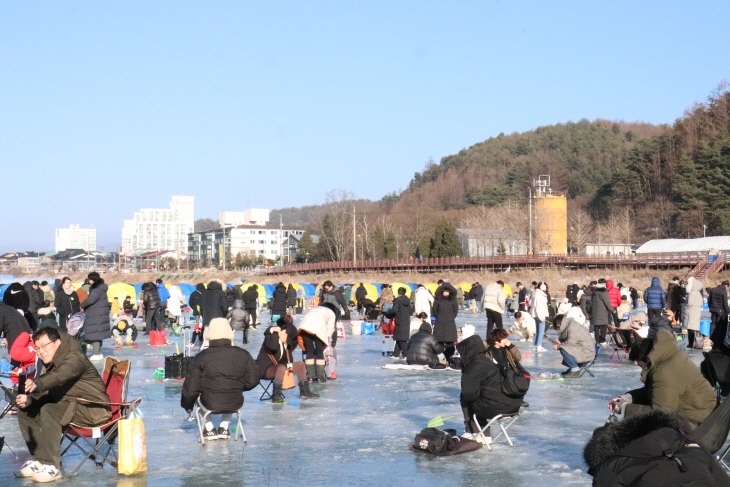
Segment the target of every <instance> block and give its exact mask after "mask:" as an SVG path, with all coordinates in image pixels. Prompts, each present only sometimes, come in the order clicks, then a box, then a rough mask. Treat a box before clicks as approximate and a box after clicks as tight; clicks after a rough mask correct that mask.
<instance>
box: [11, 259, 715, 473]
mask: <svg viewBox="0 0 730 487" xmlns="http://www.w3.org/2000/svg"><path fill="white" fill-rule="evenodd" d="M84 287H86V288H85V289H84ZM505 287H506V285H505V283H504V282H503V281H502V280H498V281H496V282H494V283H492V284H489V285H488V286H487V287H486V288H483V287H482V286H481V285H480V284H479V283H478V282H477V283H474V285H473V286H472V289H471V290H469V291H464V290H463V289H462V287H455V286H453V285H452V284H450V283H449V282H447V281H444V280H439V281H438V283H437V288H436V290H435V292H433V293H432V292H431V291H430V290H429V289H428V288H427V287H426V286H424V285H419V286H417V287H416V289H415V290H414V291H413V292H410V290H409V289H406V288H405V287H397V286H396V288H395V289H394V288H391V287H389V286H381V294H380V296H378V297H377V298H376V299H375V300H374V301H373V300H372V299H368V292H367V289H366V286H365V285H364V284H363V283H360V285H359V286H353V287H352V288H349V287H348V288H347V289H343V288H340V287H338V286H336V285H334V284H333V283H332V282H331V281H326V282H324V283H323V285H322V286H321V292H320V295H319V299H318V303H317V305H316V306H313V307H311V308H310V309H309V310H308V311H307V312H306V314H304V316H303V317H302V319H301V320H300V321H299V327H298V328H297V326H295V324H294V319H293V317H292V315H293V313H294V311H295V309H297V308H298V307H299V306H300V305H301V296H299V295H297V292H296V290H295V289H294V288H293V287H292V286H289V287H288V288H287V286H285V285H284V284H283V283H279V284H278V285H277V286H276V287H275V290H274V293H273V297H272V300H271V302H270V303H268V304H269V306H270V311H271V323H270V324H269V326H268V327H267V328H266V330H265V331H264V333H263V341H262V344H261V347H260V350H259V353H258V356H257V358H256V359H254V358H253V357H252V356H251V354H250V353H249V352H248V351H247V350H245V349H244V348H241V347H238V346H235V345H234V330H236V329H241V330H243V343H244V344H246V343H248V342H249V329H250V328H251V327H256V326H257V325H258V324H257V322H256V321H257V314H258V312H259V309H260V307H261V303H259V293H258V289H257V287H256V286H255V285H254V286H251V287H249V288H248V289H247V290H246V291H245V292H242V291H241V289H240V288H238V287H234V288H229V287H228V286H226V285H225V284H224V283H222V282H219V281H215V280H214V281H211V282H210V283H208V284H207V286H206V285H203V284H198V285H197V286H196V290H195V291H194V292H193V293H192V294H191V296H190V298H189V301H188V305H189V312H190V313H192V317H193V320H194V321H195V323H196V328H195V333H194V335H193V343H198V342H200V344H201V351H200V352H199V353H197V355H195V357H194V359H193V360H192V363H191V366H190V367H189V368H188V373H187V375H186V377H185V381H184V384H183V389H182V394H181V400H180V404H181V406H182V407H183V408H184V409H185V410H186V411H191V410H192V409H193V408H194V407H195V406H196V404H200V405H201V406H202V407H204V408H206V409H207V410H209V411H211V412H213V413H214V414H215V415H219V416H220V421H219V422H218V425H217V426H216V425H214V424H213V420H211V421H209V422H207V423H206V424H205V425H204V435H205V437H206V439H208V440H213V439H218V438H229V437H230V421H231V416H232V415H233V414H235V413H236V412H237V411H238V410H239V409H240V408H241V407H242V405H243V392H244V391H248V390H251V389H253V388H254V387H256V386H257V385H258V384H259V383H260V382H261V381H271V383H272V387H273V392H272V394H271V401H272V402H281V401H282V400H283V391H284V390H285V389H288V388H291V387H295V386H294V384H296V385H298V388H299V397H300V398H302V399H317V398H319V395H318V394H316V393H315V392H314V391H313V390H312V389H311V384H313V383H324V382H326V381H327V380H328V379H331V378H334V374H332V375H331V376H329V375H330V374H328V372H327V364H328V362H327V357H329V356H332V354H333V351H334V349H335V347H336V345H337V324H338V322H339V321H341V320H349V319H350V318H351V315H353V316H354V314H356V313H357V314H359V315H360V316H362V317H368V316H371V312H372V311H373V310H375V311H378V313H379V314H381V315H382V316H383V317H392V321H393V324H394V326H393V330H392V335H393V341H394V348H393V351H392V354H391V359H393V360H398V359H405V360H406V361H407V363H408V364H410V365H421V366H426V367H430V368H446V367H452V368H456V369H460V370H461V394H460V398H459V402H460V406H461V409H462V412H463V417H464V430H465V431H464V434H463V437H464V438H467V439H472V440H475V441H480V442H484V443H487V444H489V443H490V442H491V434H490V432H489V431H488V430H487V431H481V427H483V426H484V425H486V424H487V423H488V422H489V420H490V419H491V418H494V417H495V416H497V415H513V414H516V413H518V412H519V411H520V408H522V407H528V406H529V405H528V404H527V403H526V402H525V401H524V398H525V394H526V393H527V389H528V388H529V378H530V377H532V375H531V374H530V372H528V371H527V370H525V368H524V366H523V365H522V363H521V360H522V354H521V352H520V350H519V348H518V347H517V346H516V345H515V344H514V343H512V342H511V341H510V336H511V335H516V336H518V337H519V338H520V339H521V340H522V341H523V342H530V343H531V348H532V350H533V351H534V352H537V353H540V352H545V351H547V350H546V349H545V348H544V347H543V343H544V342H543V339H544V338H547V339H549V340H550V342H552V344H553V347H552V348H553V349H554V350H556V351H558V352H559V353H560V354H561V357H562V363H563V365H564V366H566V367H567V370H565V371H564V372H563V373H562V377H563V378H566V379H573V378H579V377H582V376H583V374H582V373H581V371H582V369H584V368H585V367H586V366H587V365H589V364H591V363H592V362H594V361H595V360H596V357H597V354H598V353H599V352H600V350H601V347H603V346H605V344H606V340H607V336H608V335H612V336H613V339H614V340H617V339H620V340H622V342H623V343H624V344H625V345H626V346H627V347H628V349H629V350H630V352H629V359H630V361H631V362H633V363H635V364H636V365H637V366H638V367H639V368H640V369H641V374H640V379H641V381H642V382H643V383H644V386H643V387H641V388H638V389H634V390H631V391H627V392H623V393H621V394H617V395H616V396H615V397H614V398H613V399H611V400H610V402H609V403H608V409H609V410H610V412H611V414H612V415H618V416H620V417H622V418H624V421H623V422H622V424H621V425H620V426H615V425H608V426H606V427H605V428H601V429H599V430H597V431H596V432H595V434H594V438H593V439H592V440H591V441H590V442H589V444H588V446H587V447H586V453H585V454H586V463H587V464H588V465H589V466H590V468H591V471H592V472H593V473H594V476H595V478H596V479H597V481H598V479H603V478H604V477H605V478H607V479H608V478H611V479H614V478H616V477H617V476H620V475H626V473H625V471H624V470H622V469H626V468H628V467H625V466H621V465H620V464H618V463H617V462H616V461H615V457H616V456H617V455H624V454H625V455H624V456H625V457H626V458H629V460H627V461H628V462H629V463H630V462H631V461H634V460H631V458H633V457H631V455H630V454H629V453H630V452H629V453H626V452H625V450H627V449H628V450H630V449H631V445H633V444H634V443H633V442H635V441H639V440H640V439H641V438H642V435H638V434H635V432H634V437H632V438H631V440H630V441H629V440H622V441H621V442H619V441H613V443H612V445H613V450H611V451H610V452H608V453H607V451H608V450H606V448H605V445H603V444H600V443H597V441H598V440H597V439H601V438H603V439H604V440H605V439H606V435H608V433H607V431H608V432H611V431H614V430H612V428H614V429H616V430H617V431H618V429H617V428H623V429H625V428H626V427H625V426H624V425H625V424H640V423H637V422H638V421H641V420H642V419H643V420H645V421H654V422H655V423H656V424H662V425H665V426H666V427H668V428H670V429H672V430H673V431H675V432H679V433H677V434H679V435H685V437H686V434H685V433H686V432H687V431H691V430H692V429H694V428H696V427H697V426H699V425H701V424H702V423H703V422H704V421H705V420H707V418H708V417H709V416H710V415H711V413H712V412H713V411H714V410H715V408H716V407H717V404H718V399H717V396H716V394H715V390H714V389H713V386H715V385H716V384H718V386H719V387H721V389H722V391H723V395H724V394H726V393H727V392H730V341H728V340H727V333H728V324H727V323H728V289H729V288H730V282H728V281H724V282H723V283H722V284H720V285H719V286H717V287H716V288H713V289H707V290H705V289H703V287H702V283H701V282H700V281H698V280H696V279H693V278H691V277H690V278H688V279H686V280H681V279H679V278H675V279H673V280H672V281H671V282H670V283H669V285H668V287H667V289H666V290H665V289H663V288H662V286H661V285H660V282H659V279H657V278H654V279H652V281H651V285H650V286H649V287H648V288H647V289H646V290H644V291H643V293H641V294H639V293H638V291H637V290H636V289H634V288H626V287H624V286H623V285H622V284H620V283H619V284H618V285H616V286H614V283H613V281H612V280H610V279H598V280H596V281H591V282H590V283H588V284H587V285H585V286H582V287H581V286H579V285H578V283H573V284H571V285H569V286H568V287H567V289H566V291H565V293H564V296H563V295H561V296H553V295H551V291H550V288H549V286H548V284H547V283H546V282H543V281H535V282H532V283H530V284H529V285H527V286H525V285H523V284H522V283H521V282H518V283H516V285H515V289H516V291H515V292H514V293H513V294H511V295H510V293H506V292H505ZM224 289H225V290H224ZM409 295H410V296H409ZM138 298H139V299H138V300H137V299H133V298H131V297H129V296H128V297H127V298H126V299H125V300H124V301H123V303H118V300H115V299H113V300H112V301H111V302H110V301H109V299H108V297H107V285H106V284H105V283H104V280H103V279H102V278H101V276H100V275H99V274H98V273H95V272H92V273H90V274H89V275H88V279H87V283H85V284H84V286H82V287H80V288H79V289H74V287H73V285H72V284H71V280H70V279H69V278H64V279H62V280H60V282H58V283H57V285H56V286H55V287H53V288H52V287H51V286H50V285H49V284H48V283H47V282H41V283H34V282H30V283H29V284H28V283H27V284H26V285H20V284H18V283H14V284H11V285H10V286H8V288H7V289H6V291H5V293H4V296H3V302H2V303H0V334H1V335H2V337H3V339H4V340H5V344H6V346H7V348H8V350H9V352H10V358H11V364H12V365H13V366H14V367H15V371H14V372H15V377H18V374H19V373H24V374H28V379H27V380H26V381H25V382H24V384H23V385H24V394H18V396H17V398H16V404H17V414H18V423H19V426H20V429H21V433H22V435H23V437H24V439H25V441H26V444H27V446H28V450H29V452H30V454H31V456H32V460H30V461H28V462H26V464H25V465H23V467H22V468H21V469H20V470H18V471H17V472H16V476H18V477H33V479H34V480H37V481H40V482H50V481H53V480H57V479H58V478H61V476H62V473H61V464H60V445H59V444H58V442H56V441H55V439H56V438H58V437H59V436H60V430H61V428H62V427H63V425H67V424H69V422H70V421H73V422H74V423H75V424H80V425H82V426H88V427H93V426H98V425H99V424H101V422H103V421H105V420H107V419H108V417H109V410H108V408H96V409H90V408H78V407H77V408H73V407H70V406H69V404H72V403H74V402H75V401H74V399H75V398H77V397H85V398H89V399H93V400H96V401H100V402H109V400H108V397H107V396H106V392H105V388H104V384H103V381H101V378H100V376H99V373H98V371H97V369H96V367H94V366H93V364H92V362H91V361H95V360H99V358H101V357H103V356H102V355H101V352H102V342H103V341H104V340H105V339H108V338H111V337H113V338H114V340H115V342H116V344H117V345H121V344H123V343H126V344H127V345H130V344H131V343H133V342H134V341H135V340H136V339H137V333H138V330H137V327H136V326H135V320H134V319H130V317H131V318H134V317H136V316H137V315H138V314H139V315H140V316H142V318H143V323H144V327H143V329H142V330H139V332H143V333H150V332H156V331H160V330H164V329H165V326H175V325H176V324H178V325H179V324H184V323H186V322H187V316H186V313H187V308H186V306H185V302H184V301H185V300H184V298H183V296H182V295H181V294H180V292H179V289H177V287H174V286H173V288H172V289H170V290H168V289H167V288H166V287H165V286H164V283H162V282H161V281H158V282H157V283H151V282H148V283H146V284H144V285H143V286H142V292H141V295H140V296H139V297H138ZM115 301H116V302H115ZM640 301H643V304H644V306H645V308H646V311H644V310H643V307H642V306H640V304H641V303H640ZM705 301H706V302H707V308H708V312H709V313H710V314H711V329H710V332H709V336H705V335H704V334H703V333H701V331H700V321H701V315H702V309H703V306H704V305H705ZM138 303H139V306H136V305H137V304H138ZM474 307H476V308H477V310H479V311H481V312H483V313H484V318H485V320H486V335H485V339H483V338H482V337H480V336H479V335H477V334H476V333H475V330H474V327H473V326H470V325H468V326H464V327H457V324H456V318H457V315H458V314H459V312H460V311H463V310H470V309H471V310H473V309H474ZM82 310H83V313H84V315H85V321H84V325H83V328H84V333H83V341H84V342H85V343H86V344H87V345H88V346H89V347H90V348H91V350H92V354H91V356H90V357H88V358H87V356H86V354H85V353H84V352H85V351H84V349H82V343H81V339H78V338H75V337H73V336H70V335H69V333H68V332H67V331H68V329H67V325H68V323H69V322H70V320H71V319H72V317H73V316H74V315H75V314H77V313H79V312H80V311H82ZM510 316H511V317H512V318H513V322H514V325H513V327H512V328H510V329H509V330H507V329H505V327H504V320H505V318H506V317H510ZM550 329H553V330H554V333H550V334H549V333H548V331H549V330H550ZM685 332H686V333H685ZM685 334H686V340H685V339H683V337H684V336H685ZM551 335H552V336H554V338H552V337H551ZM685 342H686V343H685ZM698 343H699V344H700V345H701V346H700V348H703V347H707V348H708V349H710V351H709V353H708V354H707V359H706V360H705V362H704V363H703V364H702V367H700V368H698V367H697V366H696V365H695V364H694V362H693V361H692V360H691V359H690V358H689V357H688V355H687V354H686V353H685V351H684V349H685V347H686V346H689V347H690V348H692V347H695V346H696V345H697V344H698ZM191 345H192V344H191ZM297 347H300V348H301V349H302V350H303V352H304V354H303V357H304V359H303V360H302V361H296V360H295V359H294V358H293V352H294V350H295V349H296V348H297ZM294 377H296V379H294ZM16 381H17V379H16ZM288 381H291V384H289V385H287V384H288ZM506 381H507V382H508V384H506ZM659 413H661V414H659ZM662 415H663V416H662ZM667 425H668V426H667ZM649 430H651V428H649ZM649 430H647V431H649ZM653 432H654V430H651V431H649V432H648V433H646V435H647V437H648V436H651V435H652V434H654V433H653ZM665 435H666V434H665ZM672 435H674V433H672V434H670V435H669V436H668V437H667V438H664V439H663V440H662V441H673V440H672V438H674V436H672ZM675 436H676V435H675ZM611 439H612V440H615V438H613V437H611ZM51 440H53V441H51ZM702 458H703V459H704V460H703V461H705V463H704V464H703V465H704V466H705V467H706V469H707V470H708V471H709V474H708V475H711V476H713V478H715V477H716V478H720V479H723V477H722V475H721V473H718V472H717V471H716V470H715V469H713V466H712V465H711V464H708V463H707V461H706V457H702ZM635 461H637V462H638V461H639V460H635ZM601 482H603V480H601ZM728 483H730V480H728ZM596 485H614V484H611V483H600V482H599V483H596ZM622 485H623V484H622ZM626 485H630V484H629V483H627V484H626ZM631 485H633V484H631ZM647 485H650V484H647ZM698 485H700V484H698ZM707 485H710V484H707ZM717 485H726V484H722V483H718V484H717Z"/></svg>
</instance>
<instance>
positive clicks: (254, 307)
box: [243, 284, 259, 329]
mask: <svg viewBox="0 0 730 487" xmlns="http://www.w3.org/2000/svg"><path fill="white" fill-rule="evenodd" d="M258 289H259V286H258V284H254V285H253V286H251V287H249V288H248V289H247V290H246V291H245V292H244V293H243V306H244V308H245V309H246V311H248V314H249V315H250V316H251V326H253V327H254V329H256V312H257V311H258V304H257V303H258V299H259V291H258Z"/></svg>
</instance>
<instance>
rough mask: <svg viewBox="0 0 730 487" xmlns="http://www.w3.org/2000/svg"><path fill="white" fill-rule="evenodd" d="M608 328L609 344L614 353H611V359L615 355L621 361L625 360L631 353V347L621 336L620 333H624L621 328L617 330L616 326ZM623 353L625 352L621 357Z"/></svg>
mask: <svg viewBox="0 0 730 487" xmlns="http://www.w3.org/2000/svg"><path fill="white" fill-rule="evenodd" d="M607 326H608V337H609V338H608V344H609V345H610V346H611V348H613V352H612V353H611V357H610V358H613V356H614V355H615V356H616V357H619V355H620V357H619V360H623V359H624V358H625V357H626V355H628V353H629V347H628V346H627V344H626V343H625V342H624V337H622V336H621V334H620V333H619V331H622V330H621V329H619V328H616V327H615V326H611V325H607ZM621 352H623V355H621Z"/></svg>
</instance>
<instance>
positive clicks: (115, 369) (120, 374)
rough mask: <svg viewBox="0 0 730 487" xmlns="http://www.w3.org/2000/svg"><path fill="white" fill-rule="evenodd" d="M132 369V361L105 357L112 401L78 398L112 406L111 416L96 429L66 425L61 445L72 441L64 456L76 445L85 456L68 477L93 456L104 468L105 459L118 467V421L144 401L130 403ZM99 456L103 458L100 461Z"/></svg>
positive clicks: (106, 381) (108, 386)
mask: <svg viewBox="0 0 730 487" xmlns="http://www.w3.org/2000/svg"><path fill="white" fill-rule="evenodd" d="M130 369H131V362H130V361H129V360H123V361H119V360H117V359H116V358H114V357H106V359H105V361H104V384H106V393H107V395H108V396H109V401H110V402H96V401H89V400H87V399H83V398H78V399H77V401H78V402H79V403H81V404H89V405H97V406H111V412H112V417H111V419H110V420H109V421H107V422H106V423H104V424H102V425H99V426H97V427H94V428H90V427H85V426H80V425H78V424H75V423H71V424H69V425H68V426H66V427H65V428H63V430H62V432H63V436H62V437H61V446H63V440H65V439H67V440H69V442H70V443H69V444H68V445H67V446H66V448H65V449H64V450H63V451H62V452H61V456H62V457H63V455H65V454H66V452H67V451H68V450H69V448H71V446H73V445H76V446H77V447H78V448H79V450H81V452H82V453H83V454H84V455H85V456H84V459H83V460H82V461H81V463H79V464H78V465H77V466H76V468H74V469H73V470H71V472H70V473H67V474H66V476H67V477H73V476H74V475H75V474H76V472H78V471H79V469H80V468H81V466H82V465H83V464H84V463H86V460H88V459H89V458H92V457H93V459H94V461H95V462H96V465H97V466H98V467H103V466H104V463H105V462H106V463H108V464H109V465H110V466H112V467H113V468H117V463H118V461H119V460H118V457H117V452H116V451H115V449H114V441H115V440H116V438H117V430H118V428H119V420H121V419H127V418H128V417H129V415H130V414H131V413H132V411H136V409H137V406H138V405H139V403H140V402H142V398H141V397H140V398H138V399H135V400H133V401H131V402H127V388H128V386H129V373H130ZM80 439H83V440H84V443H85V445H84V446H87V447H89V448H90V449H89V450H86V449H85V448H84V446H82V445H83V444H82V442H80V441H79V440H80ZM92 440H93V441H92ZM105 447H107V448H106V451H104V450H103V448H105ZM100 458H101V461H99V459H100ZM112 459H113V460H112Z"/></svg>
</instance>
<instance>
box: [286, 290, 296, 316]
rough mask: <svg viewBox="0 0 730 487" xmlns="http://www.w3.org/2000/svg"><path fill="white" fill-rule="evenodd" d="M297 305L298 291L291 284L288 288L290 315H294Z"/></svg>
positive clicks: (287, 300) (287, 304)
mask: <svg viewBox="0 0 730 487" xmlns="http://www.w3.org/2000/svg"><path fill="white" fill-rule="evenodd" d="M296 305H297V290H296V289H294V286H293V285H291V284H289V286H288V287H287V288H286V306H287V307H288V308H289V314H294V308H295V307H296Z"/></svg>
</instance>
